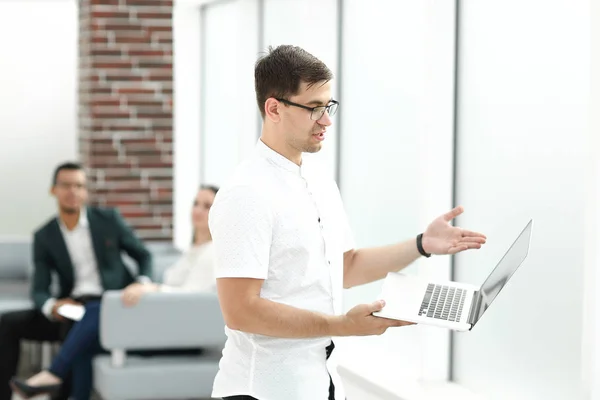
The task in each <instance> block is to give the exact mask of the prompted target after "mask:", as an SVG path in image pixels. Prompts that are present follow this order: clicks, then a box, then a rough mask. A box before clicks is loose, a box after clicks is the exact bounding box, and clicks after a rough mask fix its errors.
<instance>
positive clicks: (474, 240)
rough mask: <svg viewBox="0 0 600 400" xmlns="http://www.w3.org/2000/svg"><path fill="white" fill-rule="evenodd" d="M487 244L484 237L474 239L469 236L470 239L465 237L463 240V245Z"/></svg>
mask: <svg viewBox="0 0 600 400" xmlns="http://www.w3.org/2000/svg"><path fill="white" fill-rule="evenodd" d="M486 242H487V240H485V239H484V238H482V237H472V236H469V237H463V238H462V239H461V243H465V244H467V243H478V244H485V243H486Z"/></svg>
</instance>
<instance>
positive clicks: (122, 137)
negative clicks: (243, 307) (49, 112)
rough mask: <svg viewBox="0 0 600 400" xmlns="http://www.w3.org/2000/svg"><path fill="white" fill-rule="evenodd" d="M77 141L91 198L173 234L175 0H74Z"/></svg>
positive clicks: (154, 233)
mask: <svg viewBox="0 0 600 400" xmlns="http://www.w3.org/2000/svg"><path fill="white" fill-rule="evenodd" d="M79 5H80V11H79V12H80V14H79V22H80V40H79V45H80V46H79V53H80V54H79V55H80V58H79V107H80V108H79V132H80V138H79V142H80V143H79V144H80V156H81V160H82V162H83V163H84V165H86V167H88V173H89V180H90V199H91V202H92V204H96V205H101V206H115V207H118V208H119V209H120V210H121V213H122V214H123V216H124V217H125V218H126V220H127V221H128V222H129V223H130V224H131V225H132V226H133V227H134V228H135V229H136V232H137V234H138V235H139V236H140V237H141V238H143V239H145V240H170V239H171V238H172V235H173V222H172V219H173V201H172V197H173V196H172V195H173V36H172V9H173V1H162V0H80V1H79Z"/></svg>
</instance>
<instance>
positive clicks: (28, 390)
mask: <svg viewBox="0 0 600 400" xmlns="http://www.w3.org/2000/svg"><path fill="white" fill-rule="evenodd" d="M10 386H11V387H12V389H13V390H14V391H15V392H16V393H17V394H18V395H19V396H21V397H23V398H24V399H30V398H32V397H35V396H41V395H43V394H49V395H53V394H56V393H58V391H59V390H60V387H61V384H60V383H57V384H55V385H43V386H29V385H28V384H26V383H25V382H24V381H22V380H20V379H17V378H12V379H11V380H10Z"/></svg>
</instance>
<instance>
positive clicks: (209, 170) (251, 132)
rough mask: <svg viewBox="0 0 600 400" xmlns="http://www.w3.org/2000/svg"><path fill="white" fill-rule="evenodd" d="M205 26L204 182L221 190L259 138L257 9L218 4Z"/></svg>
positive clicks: (248, 2) (241, 1)
mask: <svg viewBox="0 0 600 400" xmlns="http://www.w3.org/2000/svg"><path fill="white" fill-rule="evenodd" d="M202 21H203V23H204V27H203V30H202V33H203V34H204V38H203V48H204V53H203V57H204V60H203V61H202V67H201V71H200V73H201V74H203V79H202V84H203V90H202V94H203V98H202V118H203V121H201V123H202V128H201V138H202V139H201V147H202V150H201V151H202V167H201V168H202V169H201V179H202V181H203V183H209V184H216V185H221V184H223V183H224V182H225V181H226V180H227V178H228V177H229V176H230V175H231V174H232V173H233V171H234V170H235V168H236V166H237V165H238V164H239V162H240V161H242V160H243V159H244V158H245V157H246V156H247V155H248V153H249V151H251V149H253V148H254V145H255V144H256V139H257V138H258V134H257V126H258V122H257V118H258V115H259V112H258V107H257V106H256V101H255V100H254V98H255V97H254V63H255V61H256V57H257V55H258V33H257V32H258V3H257V1H256V0H236V1H222V2H215V3H212V4H209V5H207V6H206V7H205V9H204V11H203V15H202ZM246 138H249V139H246Z"/></svg>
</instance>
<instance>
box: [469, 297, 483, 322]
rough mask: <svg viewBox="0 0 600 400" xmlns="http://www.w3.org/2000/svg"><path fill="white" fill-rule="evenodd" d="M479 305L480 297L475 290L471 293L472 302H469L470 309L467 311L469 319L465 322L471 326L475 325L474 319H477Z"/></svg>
mask: <svg viewBox="0 0 600 400" xmlns="http://www.w3.org/2000/svg"><path fill="white" fill-rule="evenodd" d="M480 303H481V295H480V294H479V290H476V291H475V292H474V293H473V301H472V302H471V309H470V310H469V318H468V320H467V322H468V323H469V324H471V325H473V324H475V322H477V321H475V318H476V317H477V313H478V311H479V305H480Z"/></svg>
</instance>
